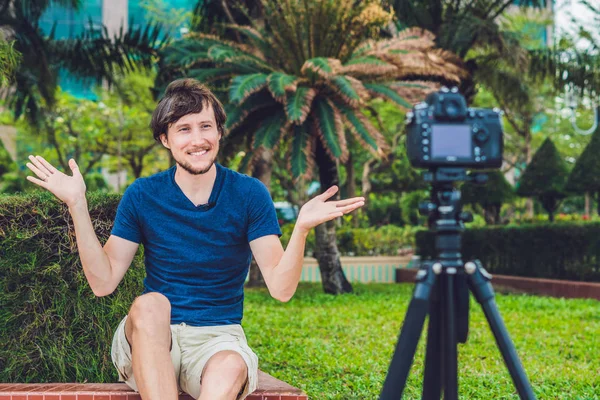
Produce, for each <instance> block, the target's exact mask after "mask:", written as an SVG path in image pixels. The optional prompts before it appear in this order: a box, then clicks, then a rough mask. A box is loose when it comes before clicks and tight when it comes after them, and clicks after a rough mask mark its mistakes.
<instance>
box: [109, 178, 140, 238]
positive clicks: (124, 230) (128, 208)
mask: <svg viewBox="0 0 600 400" xmlns="http://www.w3.org/2000/svg"><path fill="white" fill-rule="evenodd" d="M137 207H139V193H138V187H137V185H136V184H135V183H134V184H132V185H131V186H129V187H128V188H127V189H126V190H125V193H123V197H121V201H120V202H119V206H118V207H117V216H116V217H115V224H114V225H113V229H112V232H111V234H113V235H115V236H118V237H121V238H123V239H127V240H129V241H131V242H135V243H141V242H142V230H141V228H140V220H139V218H138V213H137Z"/></svg>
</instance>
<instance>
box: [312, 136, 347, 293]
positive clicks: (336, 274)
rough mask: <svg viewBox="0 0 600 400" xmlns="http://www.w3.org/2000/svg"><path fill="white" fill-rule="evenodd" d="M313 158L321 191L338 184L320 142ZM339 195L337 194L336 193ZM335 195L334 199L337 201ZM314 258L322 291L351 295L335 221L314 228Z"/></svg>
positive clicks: (331, 163)
mask: <svg viewBox="0 0 600 400" xmlns="http://www.w3.org/2000/svg"><path fill="white" fill-rule="evenodd" d="M315 158H316V162H317V165H318V167H319V180H320V182H321V191H325V190H327V189H328V188H329V187H330V186H332V185H337V184H338V171H337V167H336V165H335V162H334V161H332V160H331V158H329V156H328V155H327V153H326V152H325V149H324V148H323V145H322V143H321V141H320V140H319V141H317V149H316V152H315ZM338 194H339V193H338ZM338 194H336V195H335V196H334V198H332V199H331V200H334V199H338V198H339V196H338ZM315 258H316V259H317V261H318V262H319V270H320V271H321V280H322V282H323V290H324V291H325V293H329V294H341V293H351V292H352V285H351V284H350V282H348V279H346V276H345V275H344V271H343V270H342V264H341V262H340V253H339V251H338V248H337V240H336V234H335V221H328V222H326V223H324V224H321V225H318V226H317V227H316V228H315Z"/></svg>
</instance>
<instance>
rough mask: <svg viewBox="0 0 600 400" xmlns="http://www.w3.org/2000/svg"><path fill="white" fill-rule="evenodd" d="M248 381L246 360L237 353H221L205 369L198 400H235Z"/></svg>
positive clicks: (213, 357) (210, 360)
mask: <svg viewBox="0 0 600 400" xmlns="http://www.w3.org/2000/svg"><path fill="white" fill-rule="evenodd" d="M247 379H248V367H247V366H246V362H245V361H244V359H243V358H242V357H241V356H240V355H239V354H238V353H236V352H235V351H220V352H218V353H217V354H215V355H214V356H212V357H211V358H210V359H209V360H208V362H207V363H206V366H205V367H204V372H203V373H202V382H201V385H200V397H198V400H235V399H237V396H238V394H239V393H240V391H241V390H242V387H243V386H244V384H245V383H246V380H247Z"/></svg>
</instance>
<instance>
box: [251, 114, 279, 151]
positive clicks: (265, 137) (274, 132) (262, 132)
mask: <svg viewBox="0 0 600 400" xmlns="http://www.w3.org/2000/svg"><path fill="white" fill-rule="evenodd" d="M285 124H286V118H285V113H284V112H283V110H281V111H280V112H278V113H276V114H274V115H272V116H270V117H267V118H266V119H265V120H264V121H263V122H262V124H261V125H260V127H259V128H258V129H257V130H256V132H254V141H253V143H252V148H253V149H257V148H259V147H261V146H263V147H265V148H267V149H272V148H273V147H275V146H276V145H277V144H279V138H280V137H281V132H282V129H283V127H284V125H285Z"/></svg>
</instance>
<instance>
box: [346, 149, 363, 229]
mask: <svg viewBox="0 0 600 400" xmlns="http://www.w3.org/2000/svg"><path fill="white" fill-rule="evenodd" d="M344 166H345V167H346V190H345V192H346V197H347V198H350V197H354V196H356V181H355V179H356V178H355V171H354V160H353V159H352V154H350V155H349V156H348V161H346V163H345V164H344ZM359 212H360V210H356V211H352V216H353V218H352V226H353V227H355V228H358V213H359Z"/></svg>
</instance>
